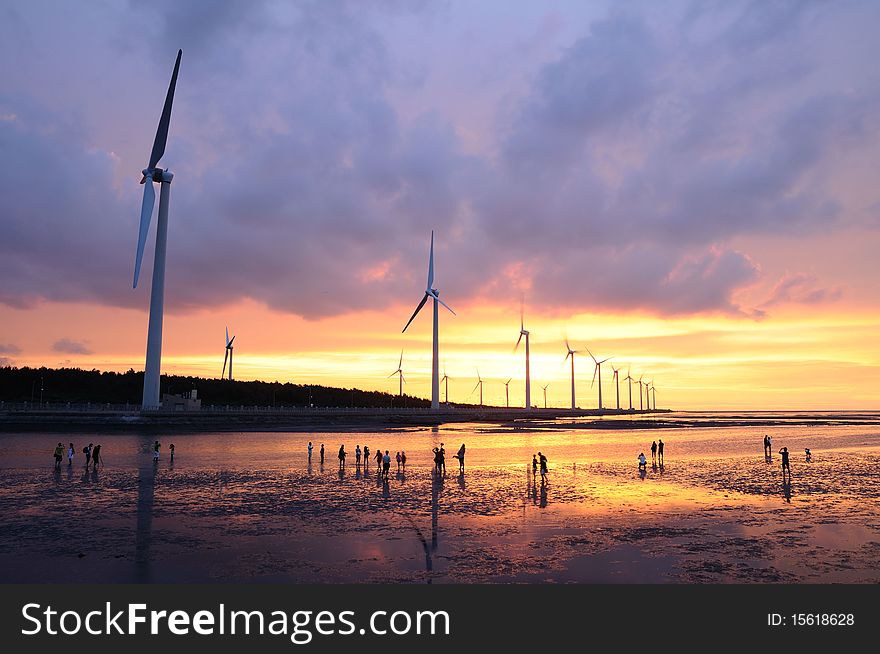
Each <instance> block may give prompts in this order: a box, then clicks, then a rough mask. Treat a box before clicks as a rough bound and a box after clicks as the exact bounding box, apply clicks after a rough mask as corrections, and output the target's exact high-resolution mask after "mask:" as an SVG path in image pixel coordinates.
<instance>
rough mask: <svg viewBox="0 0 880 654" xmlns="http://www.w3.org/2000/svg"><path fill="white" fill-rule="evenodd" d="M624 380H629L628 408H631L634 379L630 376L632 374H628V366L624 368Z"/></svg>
mask: <svg viewBox="0 0 880 654" xmlns="http://www.w3.org/2000/svg"><path fill="white" fill-rule="evenodd" d="M624 381H628V382H629V410H630V411H632V410H633V382H634V381H635V379H633V378H632V375H630V374H629V368H627V369H626V377H624Z"/></svg>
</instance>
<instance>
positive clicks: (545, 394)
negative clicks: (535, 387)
mask: <svg viewBox="0 0 880 654" xmlns="http://www.w3.org/2000/svg"><path fill="white" fill-rule="evenodd" d="M549 385H550V384H549V383H547V384H544V385H543V386H541V388H543V389H544V408H545V409H546V408H547V387H548V386H549Z"/></svg>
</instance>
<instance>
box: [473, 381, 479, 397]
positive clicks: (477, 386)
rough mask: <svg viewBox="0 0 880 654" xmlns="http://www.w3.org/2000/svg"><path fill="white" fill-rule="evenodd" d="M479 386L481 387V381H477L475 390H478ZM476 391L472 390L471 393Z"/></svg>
mask: <svg viewBox="0 0 880 654" xmlns="http://www.w3.org/2000/svg"><path fill="white" fill-rule="evenodd" d="M479 387H480V382H477V383H476V385H475V386H474V391H475V390H477V389H478V388H479ZM474 391H471V395H473V394H474Z"/></svg>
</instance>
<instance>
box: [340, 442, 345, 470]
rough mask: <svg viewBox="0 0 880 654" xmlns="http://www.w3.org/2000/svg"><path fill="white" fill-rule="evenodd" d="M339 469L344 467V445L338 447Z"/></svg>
mask: <svg viewBox="0 0 880 654" xmlns="http://www.w3.org/2000/svg"><path fill="white" fill-rule="evenodd" d="M339 467H340V468H344V467H345V445H344V444H343V445H340V446H339Z"/></svg>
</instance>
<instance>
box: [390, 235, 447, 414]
mask: <svg viewBox="0 0 880 654" xmlns="http://www.w3.org/2000/svg"><path fill="white" fill-rule="evenodd" d="M433 284H434V230H433V229H432V230H431V251H430V254H429V255H428V284H427V285H426V286H425V296H424V297H423V298H422V301H421V302H419V306H417V307H416V310H415V311H413V315H412V316H410V319H409V321H408V322H407V323H406V326H405V327H404V328H403V331H406V328H407V327H409V324H410V323H411V322H412V321H413V320H415V317H416V316H417V315H418V314H419V311H421V310H422V307H423V306H425V302H427V301H428V298H431V299H432V300H434V346H433V347H434V349H433V358H432V360H431V409H433V410H434V411H437V410H438V409H439V408H440V348H439V345H438V342H437V322H438V317H437V304H438V303H439V304H442V305H443V306H444V307H446V308H447V309H449V312H450V313H451V314H452V315H453V316H454V315H455V311H453V310H452V309H450V308H449V305H448V304H446V303H445V302H444V301H443V300H441V299H440V297H439V296H440V293H439V292H438V291H437V289H436V288H433Z"/></svg>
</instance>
